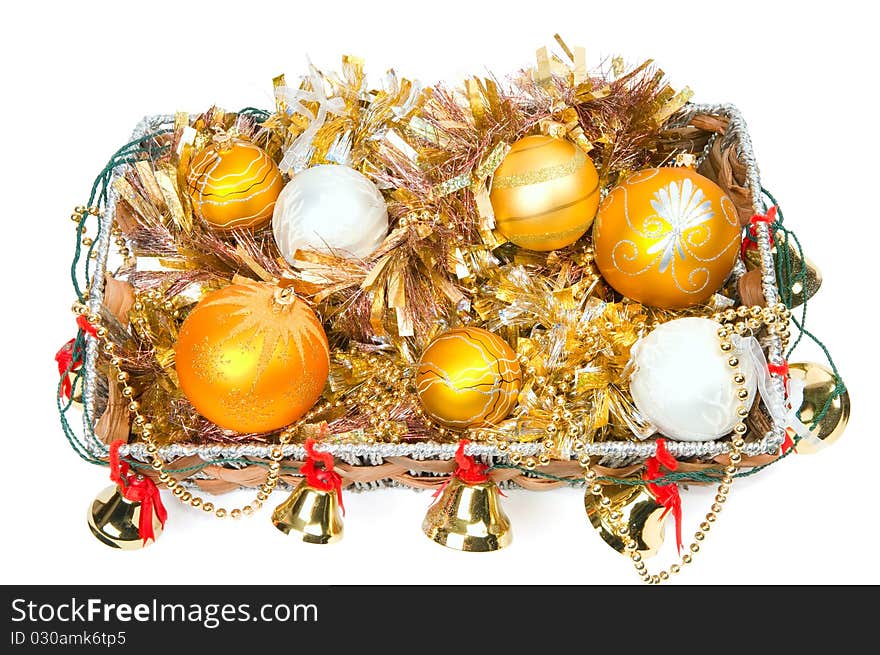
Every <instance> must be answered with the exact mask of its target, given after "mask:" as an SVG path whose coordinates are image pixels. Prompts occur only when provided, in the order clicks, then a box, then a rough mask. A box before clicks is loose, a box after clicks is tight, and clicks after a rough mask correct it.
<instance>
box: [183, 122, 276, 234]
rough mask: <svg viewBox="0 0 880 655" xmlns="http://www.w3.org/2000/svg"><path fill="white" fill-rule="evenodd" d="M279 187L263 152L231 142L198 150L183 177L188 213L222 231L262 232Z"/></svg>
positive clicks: (218, 142)
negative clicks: (191, 208)
mask: <svg viewBox="0 0 880 655" xmlns="http://www.w3.org/2000/svg"><path fill="white" fill-rule="evenodd" d="M283 185H284V181H283V179H282V177H281V171H279V170H278V166H277V165H276V164H275V162H274V161H273V160H272V158H271V157H270V156H269V155H268V154H266V152H265V151H264V150H263V149H262V148H259V147H258V146H255V145H254V144H253V143H250V142H248V141H244V140H243V139H233V138H224V139H218V140H215V141H214V142H212V143H210V144H209V145H207V146H205V147H204V148H202V149H201V150H199V151H198V152H197V153H196V154H195V155H194V156H193V158H192V161H191V162H190V166H189V171H188V172H187V176H186V186H187V189H188V190H189V194H190V198H191V199H192V205H193V211H194V212H195V213H196V215H197V216H199V217H200V218H202V219H203V220H205V222H207V223H208V224H209V225H210V226H211V227H213V228H214V229H217V230H224V231H225V230H234V229H237V228H241V229H257V228H260V227H263V226H264V225H265V224H266V223H268V222H269V219H271V218H272V212H273V211H274V210H275V201H276V200H278V195H279V194H280V193H281V189H282V187H283Z"/></svg>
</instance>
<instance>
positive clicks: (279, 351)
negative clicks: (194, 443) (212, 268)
mask: <svg viewBox="0 0 880 655" xmlns="http://www.w3.org/2000/svg"><path fill="white" fill-rule="evenodd" d="M174 352H175V366H176V369H177V377H178V378H179V380H180V388H181V390H182V391H183V393H184V395H185V396H186V397H187V398H188V399H189V401H190V402H191V403H192V404H193V406H194V407H195V408H196V409H197V410H198V411H199V413H200V414H202V416H204V417H205V418H207V419H208V420H210V421H212V422H214V423H216V424H217V425H218V426H220V427H221V428H224V429H227V430H233V431H235V432H242V433H250V432H269V431H272V430H277V429H279V428H282V427H284V426H286V425H289V424H290V423H293V422H294V421H296V420H297V419H298V418H300V417H301V416H302V415H303V414H305V413H306V412H307V411H308V410H309V409H310V408H311V407H312V406H313V405H314V404H315V401H316V400H317V399H318V398H319V397H320V396H321V393H322V391H323V390H324V385H325V383H326V382H327V374H328V372H329V364H330V354H329V346H328V344H327V335H326V334H325V333H324V329H323V327H322V326H321V322H320V321H319V320H318V317H317V316H316V315H315V312H313V311H312V310H311V309H310V308H309V306H308V305H307V304H306V303H305V302H304V301H302V300H301V299H300V298H298V297H297V296H296V294H294V293H293V290H292V289H289V288H280V287H277V286H275V285H273V284H267V283H263V282H254V281H252V280H243V281H242V280H236V282H235V283H233V284H231V285H229V286H228V287H224V288H223V289H220V290H218V291H214V292H212V293H209V294H207V295H206V296H205V297H204V298H203V299H202V300H201V301H200V302H199V303H198V304H197V305H196V306H195V308H194V309H193V310H192V311H191V312H190V314H189V316H187V318H186V320H185V321H184V322H183V325H182V326H181V328H180V333H179V335H178V338H177V343H176V344H175V346H174Z"/></svg>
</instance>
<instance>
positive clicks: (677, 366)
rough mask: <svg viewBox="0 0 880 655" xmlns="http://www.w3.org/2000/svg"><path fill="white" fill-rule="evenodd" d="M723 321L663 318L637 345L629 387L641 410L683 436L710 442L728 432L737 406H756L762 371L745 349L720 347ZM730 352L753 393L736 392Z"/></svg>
mask: <svg viewBox="0 0 880 655" xmlns="http://www.w3.org/2000/svg"><path fill="white" fill-rule="evenodd" d="M720 328H721V325H720V324H719V323H716V322H715V321H711V320H709V319H707V318H695V317H689V318H679V319H675V320H673V321H669V322H668V323H663V324H661V325H660V326H658V327H657V328H655V329H654V330H652V331H651V332H650V333H649V334H648V335H647V336H646V337H644V338H642V339H640V340H639V341H638V342H637V343H636V345H635V346H633V349H632V355H631V359H630V364H631V365H632V367H633V373H632V377H631V378H630V392H631V393H632V397H633V401H634V402H635V404H636V407H637V408H638V410H639V412H640V413H641V414H642V415H643V416H644V417H645V418H646V419H648V420H649V421H650V422H651V423H652V424H653V425H654V426H655V427H656V428H657V430H658V431H659V432H660V433H661V434H663V435H665V436H667V437H669V438H670V439H676V440H678V441H708V440H711V439H718V438H719V437H722V436H724V435H726V434H729V433H730V431H731V430H732V429H733V426H734V425H735V424H736V423H737V422H738V421H739V417H738V416H737V408H738V407H739V406H740V405H745V406H746V407H751V406H752V401H753V399H754V397H755V389H756V387H757V371H755V370H754V366H753V365H752V364H751V361H752V360H751V359H750V358H749V357H748V356H747V354H746V353H740V352H738V351H737V349H736V348H734V349H733V350H732V351H729V352H724V351H722V350H721V348H720V340H719V338H718V330H719V329H720ZM731 357H737V358H738V359H739V369H738V370H739V371H740V373H742V375H743V376H745V385H744V386H745V388H746V390H747V391H748V393H749V395H748V398H747V399H745V400H740V399H739V398H738V397H737V390H738V385H737V384H736V383H735V382H734V375H735V371H734V369H733V368H731V366H730V364H729V361H728V360H729V359H730V358H731Z"/></svg>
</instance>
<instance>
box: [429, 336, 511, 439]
mask: <svg viewBox="0 0 880 655" xmlns="http://www.w3.org/2000/svg"><path fill="white" fill-rule="evenodd" d="M521 382H522V373H521V372H520V368H519V361H518V360H517V357H516V353H514V352H513V350H512V349H511V347H510V346H509V345H507V342H506V341H504V339H502V338H501V337H499V336H497V335H495V334H492V333H491V332H488V331H487V330H483V329H481V328H476V327H462V328H456V329H453V330H449V331H448V332H445V333H443V334H441V335H440V336H438V337H437V338H435V339H434V340H433V341H432V342H431V343H430V344H428V347H427V348H425V351H424V352H423V353H422V358H421V360H420V361H419V366H418V370H417V372H416V388H417V390H418V395H419V400H421V402H422V407H423V408H424V410H425V412H426V413H427V414H428V415H429V416H430V417H431V418H433V419H434V420H436V421H437V422H439V423H442V424H443V425H445V426H448V427H452V428H459V429H463V428H468V427H472V426H477V425H493V424H496V423H498V422H499V421H501V420H502V419H504V418H505V417H506V416H507V415H508V414H509V413H510V411H511V410H512V409H513V407H514V405H515V404H516V399H517V396H518V395H519V389H520V383H521Z"/></svg>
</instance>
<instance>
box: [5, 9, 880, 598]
mask: <svg viewBox="0 0 880 655" xmlns="http://www.w3.org/2000/svg"><path fill="white" fill-rule="evenodd" d="M348 4H349V3H341V2H277V3H274V2H268V1H263V2H235V3H227V2H210V3H209V2H204V3H188V2H180V1H176V2H167V1H164V0H162V1H160V0H150V1H149V2H139V3H133V2H100V3H97V2H96V3H64V4H62V3H58V4H57V5H47V4H44V3H39V2H33V1H31V2H16V3H12V4H10V5H8V6H7V7H6V8H5V9H4V19H3V26H2V28H0V29H2V31H3V35H2V39H0V49H2V53H0V62H2V64H0V65H2V69H3V101H2V103H0V104H2V109H0V110H2V111H3V113H4V115H3V120H2V122H0V125H2V128H3V131H2V144H3V151H2V155H0V166H2V168H3V175H2V179H3V180H4V182H5V184H4V187H3V191H4V196H5V197H4V203H3V204H4V209H5V212H4V228H5V229H4V237H5V239H6V247H5V248H4V252H5V258H4V261H3V264H2V265H3V284H4V286H3V289H4V292H5V293H4V300H5V303H4V310H5V311H4V318H3V320H2V326H3V327H2V329H3V341H2V343H3V346H4V353H3V360H2V361H3V363H4V365H5V366H4V369H5V370H4V375H3V376H2V384H3V393H2V398H3V413H2V416H3V430H2V432H3V434H2V437H0V439H2V441H0V443H2V447H0V452H2V454H3V457H0V484H2V489H3V493H2V497H0V507H2V510H3V511H2V513H0V525H2V528H0V534H2V537H0V551H2V556H0V582H2V583H25V582H34V583H85V582H118V583H150V582H167V583H206V582H207V583H210V582H221V581H222V582H234V583H273V582H279V583H313V584H324V583H344V582H349V583H367V584H375V583H386V582H398V583H429V582H436V583H452V582H479V583H507V582H528V583H541V582H571V583H599V582H603V583H630V582H635V581H637V580H636V578H635V576H634V575H633V573H632V571H631V567H630V565H629V564H628V563H627V561H625V559H624V558H622V557H621V556H619V555H617V554H615V553H614V552H613V551H611V550H610V549H609V548H608V547H607V546H606V545H605V544H604V543H602V542H601V541H600V540H599V538H598V537H597V535H596V534H594V533H593V531H592V529H591V528H589V526H588V525H587V522H586V519H585V516H584V511H583V503H582V492H580V491H576V490H557V491H554V492H550V493H526V492H512V493H510V495H509V497H508V498H507V499H505V500H504V506H505V507H506V509H507V513H508V515H509V516H510V518H511V520H512V523H513V526H514V530H515V539H514V543H513V545H512V546H511V547H510V548H509V549H506V550H504V551H500V552H497V553H492V554H468V553H458V552H455V551H451V550H446V549H444V548H441V547H439V546H437V545H435V544H433V543H431V542H429V541H428V540H427V539H426V538H425V537H424V536H423V535H422V533H421V531H420V524H421V520H422V517H423V515H424V511H425V509H426V507H427V506H428V504H429V502H430V496H429V495H427V494H424V493H414V492H410V491H405V490H395V491H387V492H378V493H371V494H347V495H346V498H345V502H346V507H347V509H348V516H347V518H346V535H345V539H344V540H343V541H342V542H341V543H340V544H338V545H334V546H327V547H316V546H309V545H305V544H302V543H298V542H296V541H295V540H294V539H291V538H284V537H283V536H282V535H281V533H279V532H277V531H276V530H275V529H274V528H273V527H272V526H271V524H270V523H269V516H268V515H269V510H270V509H271V507H272V506H274V504H275V502H277V501H280V500H281V498H282V496H283V492H282V493H279V494H276V496H275V497H273V499H272V500H270V502H269V503H268V504H267V507H266V508H265V509H264V510H263V511H262V512H261V513H260V514H258V515H257V516H256V517H253V518H251V519H249V520H244V521H242V522H233V521H231V520H229V521H226V522H221V521H217V520H216V519H211V518H209V517H207V516H205V515H204V514H203V513H200V512H197V511H195V510H190V509H186V508H183V507H181V506H180V505H179V504H178V503H176V502H175V501H174V500H172V499H171V498H170V497H168V498H167V503H166V504H167V505H168V506H169V509H170V517H169V520H168V524H167V526H166V531H165V534H164V535H163V536H162V537H161V539H160V540H159V541H158V542H157V543H156V544H154V545H152V546H150V547H149V548H147V549H144V550H142V551H138V552H134V553H123V552H115V551H112V550H110V549H108V548H106V547H104V546H102V545H100V544H99V543H98V542H97V541H95V540H94V539H93V538H92V537H91V536H90V535H89V533H88V530H87V528H86V524H85V511H86V506H87V504H88V502H89V501H90V500H91V498H92V497H93V496H94V495H95V493H96V492H97V491H98V490H100V489H101V488H103V487H104V486H106V485H107V484H109V482H108V480H107V470H106V469H104V468H96V467H93V466H91V465H88V464H86V463H84V462H82V461H81V460H80V459H79V458H78V457H77V456H76V455H75V454H74V453H73V452H72V451H71V450H70V448H69V447H68V445H67V443H66V442H65V440H64V438H63V436H62V434H61V431H60V428H59V426H58V418H57V416H56V412H55V409H54V399H53V394H54V390H55V385H56V383H57V377H56V373H55V370H54V368H55V364H54V362H53V359H52V357H53V355H54V353H55V351H56V349H57V348H58V347H59V346H60V345H61V344H62V343H63V342H64V341H66V340H67V339H68V338H70V336H71V335H72V334H73V331H74V323H73V318H72V315H71V314H70V313H69V307H70V303H71V302H72V300H73V294H72V291H71V289H70V287H69V282H68V272H67V267H68V263H69V260H70V255H71V252H72V247H73V243H74V230H73V224H72V223H71V222H70V220H69V219H68V216H69V214H70V212H71V210H72V208H73V206H74V205H77V204H81V203H84V202H85V200H86V198H87V194H88V190H89V187H90V185H91V182H92V180H93V178H94V175H95V174H96V173H97V172H98V171H99V170H100V169H101V167H102V166H103V164H104V163H105V161H106V159H107V158H108V157H109V155H110V154H111V153H112V152H113V151H114V150H115V149H116V148H117V147H118V146H119V145H121V144H122V143H124V142H125V141H126V137H127V136H128V135H129V133H130V130H131V128H132V127H133V126H134V124H135V123H136V122H137V121H138V120H139V119H140V118H141V116H143V115H144V114H151V113H170V112H173V111H175V110H189V111H201V110H203V109H204V108H206V107H208V106H209V105H211V104H212V103H216V104H219V105H220V106H223V107H226V108H229V109H234V108H239V107H243V106H246V105H254V106H262V107H266V108H270V107H271V106H272V102H271V79H272V77H273V76H275V75H276V74H278V73H280V72H285V73H287V74H288V76H289V78H294V79H295V78H296V77H297V76H298V75H300V74H301V73H302V72H303V71H304V70H305V63H306V56H309V57H311V59H312V60H313V61H314V62H315V63H316V64H317V65H318V66H319V67H323V68H333V67H335V66H337V64H338V62H339V57H340V56H341V55H342V54H344V53H351V54H356V55H360V56H363V57H365V58H366V60H367V65H368V68H369V70H370V71H371V72H372V75H373V79H378V76H379V75H380V74H381V73H382V72H384V70H385V69H386V68H388V67H391V66H394V67H395V68H396V70H397V71H398V72H399V73H400V74H402V75H404V76H411V77H418V78H420V79H421V80H423V81H424V82H426V83H429V82H433V81H435V80H437V79H440V78H446V79H457V78H459V77H461V76H462V75H464V74H465V73H468V72H470V73H482V72H484V71H486V70H493V71H496V72H498V73H505V72H507V71H511V70H514V69H515V68H518V67H520V66H525V65H530V64H531V63H532V61H533V56H534V55H533V53H534V50H535V48H536V47H538V46H540V45H545V44H546V45H554V44H553V41H552V35H553V33H554V32H556V31H561V32H562V33H563V36H564V37H565V38H566V39H567V41H568V42H569V43H570V44H581V45H584V46H586V48H587V51H588V57H589V59H590V62H591V63H592V64H597V63H598V62H599V61H600V58H601V57H604V56H611V55H616V54H622V55H623V56H625V57H626V59H627V60H628V61H629V62H631V63H638V62H639V61H640V60H641V59H643V58H646V57H654V58H655V59H656V61H657V63H658V64H659V65H660V66H661V67H662V68H663V69H664V70H666V71H667V73H668V74H669V75H670V77H671V79H672V81H673V83H674V84H675V85H676V86H677V87H681V86H682V85H684V84H688V85H690V86H691V87H692V88H693V89H694V90H695V91H696V97H695V100H696V101H705V102H715V101H732V102H735V103H737V104H738V105H739V107H740V108H741V109H742V111H743V112H744V114H745V116H746V118H747V119H748V121H749V125H750V128H751V134H752V138H753V141H754V144H755V149H756V152H757V156H758V160H759V162H760V165H761V171H762V176H763V180H764V182H765V184H766V185H767V186H768V188H770V189H772V190H773V192H774V193H775V194H776V196H777V197H778V198H779V199H780V201H781V203H782V205H783V209H784V211H785V213H786V216H787V220H788V224H789V226H790V227H794V228H796V229H797V231H798V233H799V235H800V236H801V239H802V241H803V243H804V244H805V246H806V249H807V251H808V254H809V255H810V257H811V258H812V259H813V260H814V261H815V262H816V263H817V264H818V265H819V266H820V267H821V268H822V270H823V272H824V274H825V282H824V284H823V287H822V290H821V292H820V293H819V295H818V296H817V297H816V299H815V301H814V302H813V303H812V304H811V305H810V316H809V325H810V327H811V328H812V329H813V330H814V331H815V332H816V333H817V334H818V335H820V336H821V337H822V338H824V339H825V341H826V342H827V344H828V345H829V347H830V348H831V349H832V352H833V353H834V355H835V357H836V359H837V362H838V364H839V367H840V370H841V371H842V373H843V375H844V377H845V380H846V382H847V383H848V385H849V387H850V389H851V392H850V393H851V396H852V402H853V408H854V409H853V416H852V421H851V422H850V426H849V430H848V432H847V434H846V435H845V436H844V437H843V439H842V440H841V441H839V442H838V443H837V444H836V445H835V446H834V447H833V448H830V449H827V450H826V451H824V452H823V453H821V454H818V455H813V456H799V457H791V458H789V459H787V460H786V461H785V462H783V463H781V464H780V465H779V466H777V467H774V468H772V469H770V470H768V471H766V472H765V474H763V475H761V476H758V479H751V480H749V481H745V482H741V483H740V482H738V483H737V484H736V485H735V486H734V488H733V490H732V497H731V499H730V501H729V502H728V505H727V507H726V509H725V510H724V512H723V513H722V514H721V516H720V518H719V522H718V523H717V524H716V526H715V527H713V528H712V531H711V533H710V534H709V538H708V539H707V541H706V542H705V546H704V547H703V551H702V552H701V553H700V555H699V556H698V557H697V558H696V562H695V564H694V565H693V566H692V567H690V568H689V569H687V570H686V572H685V573H683V574H682V575H681V576H680V577H679V580H680V581H681V582H687V583H742V582H752V583H761V582H766V583H804V582H816V583H865V582H874V583H877V582H880V574H878V568H877V567H876V566H874V565H873V564H872V563H871V560H870V559H868V560H865V559H863V558H864V557H868V558H873V556H874V555H875V552H874V551H875V546H876V542H877V539H878V537H880V534H878V528H877V516H876V511H877V506H876V503H875V500H876V497H877V483H876V482H874V479H875V477H876V476H877V475H878V468H880V466H878V457H880V448H878V437H877V434H876V424H875V423H874V421H873V418H874V417H873V413H872V412H873V410H871V406H872V405H873V404H874V403H876V402H877V400H876V398H875V397H874V393H876V392H877V387H876V384H875V380H874V376H875V375H876V372H877V367H876V358H875V352H876V345H875V343H876V342H875V338H876V322H875V321H874V316H875V315H876V310H875V309H874V307H873V306H872V304H873V303H876V302H877V301H876V294H875V292H876V289H877V287H876V285H877V274H876V273H875V272H874V267H876V266H877V264H878V257H877V252H878V236H880V235H878V233H877V218H878V216H877V213H878V210H877V206H878V205H877V197H876V193H877V186H878V185H877V180H876V177H875V176H876V175H877V166H876V154H875V153H876V152H877V150H878V147H880V143H878V139H877V130H876V109H877V106H876V97H875V93H876V92H875V86H876V76H877V70H876V66H877V62H878V50H877V45H876V40H877V37H876V34H875V33H874V28H875V26H876V22H875V19H874V18H872V17H869V16H868V15H866V13H865V12H867V11H871V10H870V9H867V10H866V9H862V7H864V6H866V5H867V4H868V3H861V2H844V1H841V0H838V1H837V2H834V3H824V2H823V3H806V2H805V3H798V4H797V5H795V4H794V3H792V4H789V3H784V4H783V3H779V4H780V5H782V7H778V6H777V4H776V3H770V2H766V1H765V2H754V3H753V2H743V1H737V2H683V1H681V0H675V1H674V2H633V1H631V0H630V1H628V2H626V3H623V2H601V3H600V2H588V1H586V0H578V1H576V2H562V1H558V0H557V1H554V2H528V3H517V2H513V1H508V2H503V3H500V2H499V3H491V4H490V3H481V2H476V1H474V0H470V1H467V2H459V1H457V0H456V1H452V0H444V1H442V2H421V1H415V0H412V1H411V2H398V1H395V2H388V1H386V2H379V1H377V0H372V1H370V2H356V3H350V4H351V6H346V5H348ZM624 7H625V8H624ZM872 178H874V179H872ZM818 357H819V355H818V354H817V353H816V352H814V351H811V350H810V349H809V348H806V347H805V348H803V349H802V350H801V351H800V352H798V353H796V354H795V356H794V357H793V358H792V359H793V360H811V359H817V358H818ZM232 500H233V499H232V498H230V497H226V498H224V499H223V501H222V502H223V503H224V504H225V505H226V506H230V503H232ZM239 500H241V499H239ZM684 501H685V505H686V507H687V509H688V511H689V513H688V517H687V521H688V522H687V525H686V529H685V537H687V536H688V535H690V534H691V533H692V531H693V526H695V524H696V522H697V521H698V520H699V519H698V517H699V515H700V513H702V512H704V511H705V507H706V505H708V503H709V502H711V501H710V495H709V494H707V493H705V492H704V491H702V490H701V491H691V492H687V493H684ZM667 537H668V538H667V545H669V543H670V542H671V541H672V533H671V532H670V533H669V534H668V535H667ZM666 554H667V555H669V551H668V550H667V551H666ZM660 559H663V558H662V557H661V558H660ZM657 561H658V560H655V563H656V562H657Z"/></svg>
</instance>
